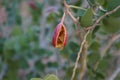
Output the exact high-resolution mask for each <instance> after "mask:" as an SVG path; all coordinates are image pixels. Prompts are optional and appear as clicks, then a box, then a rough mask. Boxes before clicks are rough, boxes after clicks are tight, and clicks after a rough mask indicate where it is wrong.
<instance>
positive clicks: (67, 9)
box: [63, 0, 79, 23]
mask: <svg viewBox="0 0 120 80" xmlns="http://www.w3.org/2000/svg"><path fill="white" fill-rule="evenodd" d="M63 3H64V6H65V9H66V13H68V15H69V16H70V17H71V18H72V20H73V21H74V22H75V23H79V22H78V20H77V19H76V18H75V17H74V16H73V15H72V13H71V12H70V10H69V5H68V4H67V3H66V1H65V0H63Z"/></svg>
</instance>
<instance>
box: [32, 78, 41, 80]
mask: <svg viewBox="0 0 120 80" xmlns="http://www.w3.org/2000/svg"><path fill="white" fill-rule="evenodd" d="M31 80H43V79H41V78H32V79H31Z"/></svg>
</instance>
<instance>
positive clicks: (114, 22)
mask: <svg viewBox="0 0 120 80" xmlns="http://www.w3.org/2000/svg"><path fill="white" fill-rule="evenodd" d="M102 23H103V24H102V28H103V29H104V31H105V32H107V33H115V32H118V31H120V18H114V17H106V18H105V19H103V21H102Z"/></svg>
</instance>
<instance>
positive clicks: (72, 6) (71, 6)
mask: <svg viewBox="0 0 120 80" xmlns="http://www.w3.org/2000/svg"><path fill="white" fill-rule="evenodd" d="M69 7H70V8H76V9H81V10H84V11H86V9H85V8H82V7H78V6H74V5H69Z"/></svg>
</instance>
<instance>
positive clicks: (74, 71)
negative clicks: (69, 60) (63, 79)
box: [71, 30, 90, 80]
mask: <svg viewBox="0 0 120 80" xmlns="http://www.w3.org/2000/svg"><path fill="white" fill-rule="evenodd" d="M89 33H90V30H88V31H87V33H86V34H85V36H84V38H83V41H82V43H81V47H80V50H79V52H78V55H77V59H76V62H75V66H74V68H73V73H72V77H71V80H73V79H74V77H75V73H76V69H77V66H78V61H79V59H80V54H81V52H82V50H83V47H84V44H85V42H86V38H87V36H88V34H89Z"/></svg>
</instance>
